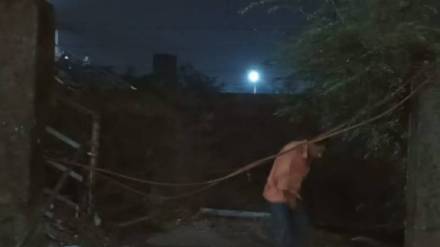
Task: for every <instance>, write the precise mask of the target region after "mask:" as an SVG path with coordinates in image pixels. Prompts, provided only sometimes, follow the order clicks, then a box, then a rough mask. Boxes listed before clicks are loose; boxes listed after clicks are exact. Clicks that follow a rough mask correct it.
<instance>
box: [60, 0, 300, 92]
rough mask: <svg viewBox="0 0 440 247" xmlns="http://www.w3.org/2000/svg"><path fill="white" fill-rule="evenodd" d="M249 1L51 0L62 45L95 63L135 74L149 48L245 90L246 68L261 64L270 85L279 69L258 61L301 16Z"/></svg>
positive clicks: (144, 66) (146, 64)
mask: <svg viewBox="0 0 440 247" xmlns="http://www.w3.org/2000/svg"><path fill="white" fill-rule="evenodd" d="M251 1H252V0H52V3H53V4H54V5H55V10H56V16H57V22H58V24H57V25H58V27H59V29H60V46H61V47H62V48H63V49H65V50H68V51H70V52H72V53H73V54H74V55H76V56H85V55H88V56H90V57H91V59H92V62H93V63H94V64H98V65H112V66H115V67H117V68H118V70H124V69H125V68H127V67H128V66H130V65H133V66H135V67H136V71H137V73H148V72H150V71H151V62H152V55H153V54H154V53H172V54H176V55H177V56H178V58H179V62H180V63H192V64H193V65H194V66H196V67H197V68H198V69H199V70H201V71H202V72H204V73H206V74H208V75H211V76H217V77H218V78H219V80H220V81H222V82H225V83H226V84H227V85H228V88H229V89H230V90H236V91H242V90H248V89H249V85H248V83H247V82H246V80H245V75H246V71H247V70H248V69H249V68H252V67H257V68H261V69H262V71H263V75H264V80H263V82H262V83H261V84H262V86H261V88H262V89H263V88H264V89H265V90H268V89H270V88H271V85H272V84H274V80H272V78H273V77H276V76H278V75H279V73H280V72H279V71H275V70H274V69H267V68H262V66H263V65H262V64H263V62H264V61H266V60H267V59H270V58H271V57H272V55H273V54H274V52H275V50H276V48H277V44H278V43H279V42H280V41H281V40H282V39H283V38H285V37H286V35H287V34H288V33H292V32H295V30H296V28H297V27H298V26H299V22H300V21H299V19H300V17H299V16H298V15H297V14H295V13H293V12H291V11H288V10H282V11H278V12H276V13H275V14H268V13H267V11H266V9H263V8H261V9H258V10H254V11H252V12H250V13H248V14H246V15H241V14H239V10H240V9H242V8H243V7H244V6H246V5H247V4H248V3H249V2H251Z"/></svg>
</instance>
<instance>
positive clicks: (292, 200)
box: [283, 190, 302, 209]
mask: <svg viewBox="0 0 440 247" xmlns="http://www.w3.org/2000/svg"><path fill="white" fill-rule="evenodd" d="M283 193H284V197H285V198H286V199H287V204H288V205H289V207H290V208H291V209H295V208H296V206H297V204H298V200H302V198H301V196H300V195H299V194H294V193H292V192H290V191H288V190H284V191H283Z"/></svg>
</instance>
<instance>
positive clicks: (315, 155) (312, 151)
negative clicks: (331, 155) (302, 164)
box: [307, 143, 325, 159]
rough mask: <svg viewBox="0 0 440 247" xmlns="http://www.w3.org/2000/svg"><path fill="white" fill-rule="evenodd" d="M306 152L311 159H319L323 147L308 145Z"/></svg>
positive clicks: (317, 144) (313, 144) (322, 152)
mask: <svg viewBox="0 0 440 247" xmlns="http://www.w3.org/2000/svg"><path fill="white" fill-rule="evenodd" d="M307 150H308V154H309V157H310V158H311V159H320V158H322V156H323V154H324V151H325V145H324V144H322V143H309V144H308V149H307Z"/></svg>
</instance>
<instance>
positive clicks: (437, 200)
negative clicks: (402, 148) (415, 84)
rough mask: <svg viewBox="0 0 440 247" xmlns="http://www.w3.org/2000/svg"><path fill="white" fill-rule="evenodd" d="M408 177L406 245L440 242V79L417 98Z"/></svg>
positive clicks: (424, 246)
mask: <svg viewBox="0 0 440 247" xmlns="http://www.w3.org/2000/svg"><path fill="white" fill-rule="evenodd" d="M411 112H412V117H411V124H410V125H411V128H410V130H411V131H410V143H409V144H410V149H409V160H408V179H407V188H406V193H407V222H406V245H405V246H406V247H434V246H439V244H440V81H438V78H437V79H435V80H434V81H433V83H431V84H430V85H428V86H427V87H425V88H424V90H423V91H422V92H420V94H419V95H418V97H417V99H415V100H414V105H413V109H412V111H411Z"/></svg>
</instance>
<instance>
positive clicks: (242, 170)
mask: <svg viewBox="0 0 440 247" xmlns="http://www.w3.org/2000/svg"><path fill="white" fill-rule="evenodd" d="M429 82H430V80H429V79H428V80H426V81H424V82H423V83H421V84H420V85H418V86H417V87H416V88H415V89H414V90H413V91H412V92H411V93H410V94H408V95H407V96H406V97H404V98H403V99H402V100H400V101H399V102H398V103H397V104H394V105H393V106H392V107H390V108H388V109H387V110H385V111H384V112H382V113H380V114H378V115H376V116H374V117H371V118H369V119H366V120H364V121H362V122H360V123H357V124H354V125H351V126H348V127H345V128H342V129H336V128H334V129H333V130H332V131H328V132H326V133H324V134H321V135H318V136H317V137H315V138H312V139H311V140H310V141H307V140H303V141H300V142H298V143H297V144H296V145H294V146H293V147H292V148H290V149H288V150H285V151H283V152H280V153H278V154H274V155H270V156H267V157H264V158H261V159H259V160H256V161H254V162H252V163H250V164H248V165H245V166H242V167H241V168H239V169H237V170H236V171H234V172H232V173H229V174H227V175H225V176H222V177H218V178H215V179H211V180H207V181H203V182H195V183H168V182H158V181H153V180H146V179H140V178H135V177H131V176H127V175H123V174H121V173H118V172H114V171H111V170H107V169H103V168H95V170H96V171H97V172H101V173H104V174H107V175H113V176H116V177H119V178H122V179H126V180H129V181H133V182H137V183H142V184H149V185H153V186H163V187H191V186H202V185H213V186H214V185H216V184H218V183H220V182H223V181H225V180H228V179H230V178H233V177H236V176H238V175H240V174H242V173H245V172H247V171H249V170H252V169H255V168H257V167H259V166H261V165H263V164H264V163H266V162H267V161H270V160H272V159H274V158H277V157H279V156H281V155H284V154H286V153H289V152H291V151H293V150H295V149H296V148H298V146H300V145H303V144H307V143H309V144H311V143H318V142H321V141H324V140H326V139H329V138H331V137H334V136H337V135H341V134H343V133H345V132H348V131H351V130H353V129H356V128H360V127H363V126H365V125H367V124H370V123H372V122H374V121H377V120H379V119H381V118H383V117H385V116H386V115H388V114H390V113H392V112H394V111H395V110H396V109H398V108H399V107H400V106H402V105H403V104H404V103H405V102H407V101H408V100H409V99H411V98H412V97H413V96H414V95H415V94H416V93H418V92H419V91H420V90H421V88H423V86H425V85H426V84H428V83H429ZM49 160H52V161H57V162H63V163H65V164H66V165H70V166H76V167H80V168H82V169H88V170H89V169H90V168H89V167H88V166H86V165H83V164H80V163H76V162H72V161H63V160H53V159H49Z"/></svg>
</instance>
